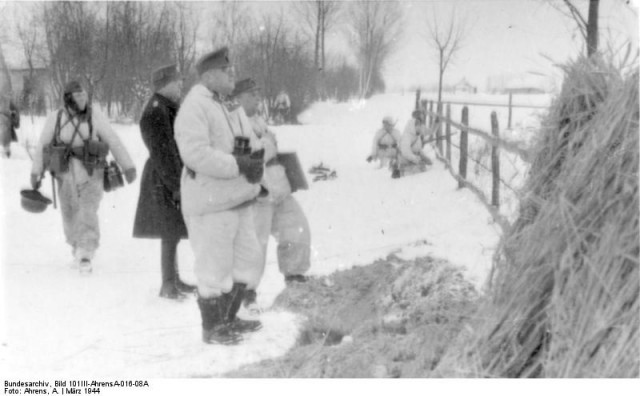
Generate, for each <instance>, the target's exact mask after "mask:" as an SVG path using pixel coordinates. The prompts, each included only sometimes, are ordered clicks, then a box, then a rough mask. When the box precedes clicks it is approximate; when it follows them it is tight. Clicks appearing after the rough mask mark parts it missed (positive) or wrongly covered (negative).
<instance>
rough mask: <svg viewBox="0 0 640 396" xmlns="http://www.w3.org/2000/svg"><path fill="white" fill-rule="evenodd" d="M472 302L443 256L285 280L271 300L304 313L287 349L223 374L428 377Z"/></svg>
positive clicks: (474, 300)
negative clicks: (303, 279)
mask: <svg viewBox="0 0 640 396" xmlns="http://www.w3.org/2000/svg"><path fill="white" fill-rule="evenodd" d="M477 305H478V295H477V294H476V292H475V289H474V288H473V286H472V285H471V284H470V283H468V282H467V281H466V280H465V279H464V278H463V276H462V273H461V272H460V271H459V270H458V269H457V268H455V267H453V266H452V265H450V264H449V263H447V262H445V261H437V260H434V259H432V258H430V257H422V258H418V259H415V260H411V261H406V260H402V259H400V258H398V257H397V256H395V255H390V256H389V257H387V258H386V259H384V260H378V261H376V262H374V263H373V264H370V265H367V266H362V267H355V268H352V269H350V270H346V271H340V272H336V273H333V274H331V275H330V276H327V277H321V278H313V279H311V280H309V281H308V282H306V283H303V284H296V285H293V286H290V287H287V288H286V289H285V290H284V291H283V292H282V294H281V295H280V296H278V298H277V299H276V301H275V303H274V309H285V310H288V311H292V312H295V313H298V314H301V315H302V316H304V317H306V318H307V320H306V321H305V324H304V326H303V328H302V330H301V332H300V336H299V338H298V342H297V344H296V346H295V347H294V348H292V349H291V350H290V351H289V352H288V353H287V354H286V355H285V356H283V357H281V358H278V359H274V360H268V361H263V362H260V363H256V364H253V365H249V366H245V367H243V368H241V369H239V370H236V371H233V372H230V373H228V374H227V376H228V377H242V378H247V377H260V378H265V377H313V378H317V377H330V378H336V377H342V378H371V377H378V378H380V377H396V378H397V377H429V376H431V373H432V371H433V369H434V368H435V367H436V365H437V364H438V362H439V361H440V358H441V357H442V355H443V353H444V351H445V350H446V348H447V347H448V345H449V344H451V343H452V341H453V339H454V338H455V337H456V335H457V334H458V333H459V332H460V330H461V329H462V328H463V327H464V324H465V323H466V322H467V321H468V320H469V318H470V317H471V315H472V314H473V313H474V311H475V310H476V307H477Z"/></svg>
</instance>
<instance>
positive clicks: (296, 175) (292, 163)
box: [277, 153, 309, 193]
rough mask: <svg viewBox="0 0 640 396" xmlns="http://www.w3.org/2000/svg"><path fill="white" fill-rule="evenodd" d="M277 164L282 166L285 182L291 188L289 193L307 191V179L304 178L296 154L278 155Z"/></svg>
mask: <svg viewBox="0 0 640 396" xmlns="http://www.w3.org/2000/svg"><path fill="white" fill-rule="evenodd" d="M277 158H278V162H279V163H280V164H281V165H282V166H284V170H285V174H286V175H287V180H288V181H289V185H290V186H291V192H292V193H294V192H296V191H298V190H308V189H309V185H308V184H307V178H306V177H305V176H304V172H303V171H302V166H300V160H299V159H298V154H296V153H278V156H277Z"/></svg>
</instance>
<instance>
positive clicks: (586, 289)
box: [439, 59, 640, 377]
mask: <svg viewBox="0 0 640 396" xmlns="http://www.w3.org/2000/svg"><path fill="white" fill-rule="evenodd" d="M565 72H566V76H565V80H564V85H563V89H562V92H561V94H560V95H559V97H558V98H557V99H556V101H555V103H554V105H553V106H552V108H551V110H550V114H549V115H548V117H547V119H546V120H545V123H544V125H545V127H544V129H543V130H542V131H541V133H542V136H541V139H540V141H539V143H538V147H537V149H536V158H535V161H534V163H533V165H532V167H531V170H530V175H529V180H528V183H527V185H526V188H525V193H526V194H525V196H526V199H525V200H523V202H521V216H520V218H519V219H518V221H517V222H516V223H515V224H514V226H513V228H512V230H511V231H510V232H509V233H508V234H507V235H504V236H503V239H502V241H501V246H500V250H499V254H497V255H496V262H495V267H494V273H493V278H492V284H491V288H490V294H489V298H488V301H487V303H486V304H485V306H484V307H483V308H482V309H481V310H480V312H478V317H479V319H478V321H477V323H476V326H475V329H474V330H473V331H469V332H468V333H467V334H466V336H464V337H465V339H464V340H461V343H460V346H458V347H454V348H452V350H451V351H450V353H449V354H448V355H447V356H446V358H445V359H444V360H443V361H442V363H441V365H440V367H439V373H440V374H441V375H444V376H491V377H495V376H498V377H638V376H639V374H640V372H639V370H640V364H639V361H640V338H639V333H638V325H639V315H640V311H639V309H640V307H639V302H638V294H639V292H640V290H639V289H640V278H639V271H638V266H639V255H640V239H639V238H640V235H639V231H638V220H639V216H640V213H639V211H640V202H639V200H638V166H639V164H638V157H639V140H638V117H639V103H638V83H639V81H638V69H637V65H634V67H632V68H621V67H614V66H612V65H610V64H607V63H606V62H603V61H602V60H600V59H590V60H587V59H581V60H579V61H577V62H575V63H573V64H571V65H569V66H567V67H566V70H565Z"/></svg>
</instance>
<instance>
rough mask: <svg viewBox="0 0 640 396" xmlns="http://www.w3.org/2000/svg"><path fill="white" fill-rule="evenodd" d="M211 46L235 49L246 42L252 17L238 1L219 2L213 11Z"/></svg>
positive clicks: (225, 0) (247, 9)
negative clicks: (224, 46)
mask: <svg viewBox="0 0 640 396" xmlns="http://www.w3.org/2000/svg"><path fill="white" fill-rule="evenodd" d="M212 19H213V24H212V26H211V44H212V45H213V48H218V47H221V46H223V45H226V46H229V47H232V48H233V47H235V46H236V45H237V44H238V43H240V42H243V41H246V35H247V32H249V31H250V30H251V29H250V26H251V21H252V16H251V13H250V12H249V8H248V7H247V6H246V5H245V4H243V2H240V1H227V0H224V1H221V2H220V3H218V4H216V7H215V8H214V10H213V18H212Z"/></svg>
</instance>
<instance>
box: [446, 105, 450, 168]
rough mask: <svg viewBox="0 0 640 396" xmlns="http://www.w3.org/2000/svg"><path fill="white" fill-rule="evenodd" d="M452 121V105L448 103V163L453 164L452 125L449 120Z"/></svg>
mask: <svg viewBox="0 0 640 396" xmlns="http://www.w3.org/2000/svg"><path fill="white" fill-rule="evenodd" d="M450 119H451V103H447V121H446V125H447V126H446V127H445V128H446V129H445V134H446V137H447V161H449V162H451V124H450V123H449V120H450Z"/></svg>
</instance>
